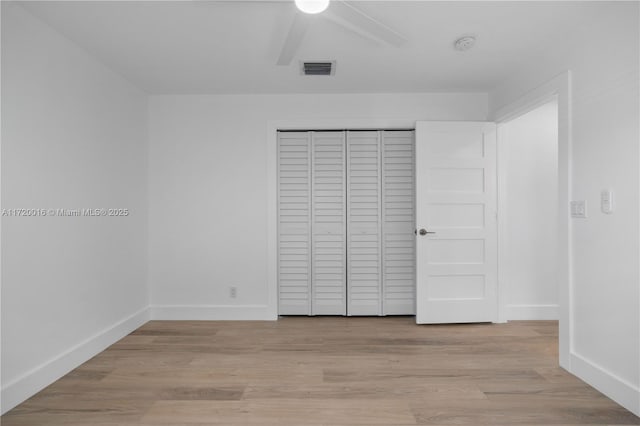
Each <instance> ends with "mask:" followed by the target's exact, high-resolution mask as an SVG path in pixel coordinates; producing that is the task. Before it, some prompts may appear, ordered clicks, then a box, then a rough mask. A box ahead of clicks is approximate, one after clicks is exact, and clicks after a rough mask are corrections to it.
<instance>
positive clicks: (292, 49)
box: [277, 13, 311, 65]
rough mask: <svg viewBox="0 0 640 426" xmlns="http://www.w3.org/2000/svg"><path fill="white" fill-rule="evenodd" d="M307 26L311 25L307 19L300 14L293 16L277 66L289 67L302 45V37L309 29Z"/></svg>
mask: <svg viewBox="0 0 640 426" xmlns="http://www.w3.org/2000/svg"><path fill="white" fill-rule="evenodd" d="M309 25H311V20H310V19H309V17H307V16H306V15H304V14H302V13H296V14H295V17H294V18H293V23H292V24H291V28H289V33H288V34H287V38H286V40H285V41H284V45H283V46H282V50H281V51H280V57H278V62H277V64H278V65H289V64H290V63H291V61H292V60H293V57H294V56H295V55H296V52H297V51H298V48H299V47H300V43H302V39H303V38H304V35H305V34H306V33H307V30H308V29H309Z"/></svg>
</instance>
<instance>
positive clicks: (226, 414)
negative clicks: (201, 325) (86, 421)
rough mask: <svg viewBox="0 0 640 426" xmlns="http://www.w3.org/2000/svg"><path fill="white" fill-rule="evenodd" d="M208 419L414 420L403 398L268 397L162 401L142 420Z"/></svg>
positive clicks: (262, 421) (281, 421)
mask: <svg viewBox="0 0 640 426" xmlns="http://www.w3.org/2000/svg"><path fill="white" fill-rule="evenodd" d="M175 420H180V421H183V422H200V423H205V422H209V423H211V424H226V425H233V424H259V425H262V424H265V423H273V424H280V425H318V424H323V423H328V424H333V423H349V424H353V425H358V424H359V425H388V424H398V423H400V424H414V425H415V418H414V416H413V414H412V412H411V410H410V408H409V404H408V403H407V402H406V401H402V400H384V401H380V400H376V401H375V402H372V401H371V400H369V399H351V400H348V401H345V400H339V399H325V400H317V399H315V400H314V399H310V400H305V401H304V403H301V400H300V399H276V400H274V399H269V400H250V401H241V402H225V403H220V402H215V401H214V402H209V401H206V402H205V401H159V402H157V403H156V404H154V406H153V407H151V409H150V410H149V412H148V413H147V414H146V415H145V416H144V418H143V423H144V422H148V423H151V424H163V423H167V422H169V423H170V422H172V421H175Z"/></svg>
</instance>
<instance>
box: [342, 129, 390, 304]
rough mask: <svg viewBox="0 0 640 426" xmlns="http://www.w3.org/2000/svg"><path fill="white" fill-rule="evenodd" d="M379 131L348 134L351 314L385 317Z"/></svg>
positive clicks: (348, 265) (349, 288) (348, 226)
mask: <svg viewBox="0 0 640 426" xmlns="http://www.w3.org/2000/svg"><path fill="white" fill-rule="evenodd" d="M380 184H381V170H380V132H377V131H352V132H348V133H347V274H348V275H347V286H348V290H347V293H348V304H347V313H348V314H349V315H382V274H381V273H382V270H381V254H382V253H381V241H382V233H381V217H380V202H381V189H380Z"/></svg>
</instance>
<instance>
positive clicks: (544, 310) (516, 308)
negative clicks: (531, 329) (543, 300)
mask: <svg viewBox="0 0 640 426" xmlns="http://www.w3.org/2000/svg"><path fill="white" fill-rule="evenodd" d="M506 317H507V320H514V321H515V320H557V319H558V318H559V309H558V305H507V315H506Z"/></svg>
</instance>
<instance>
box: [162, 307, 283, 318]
mask: <svg viewBox="0 0 640 426" xmlns="http://www.w3.org/2000/svg"><path fill="white" fill-rule="evenodd" d="M150 309H151V319H152V320H192V321H224V320H233V321H240V320H249V321H272V320H276V319H278V317H277V316H274V315H273V313H272V312H270V309H269V307H268V306H267V305H151V307H150Z"/></svg>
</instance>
